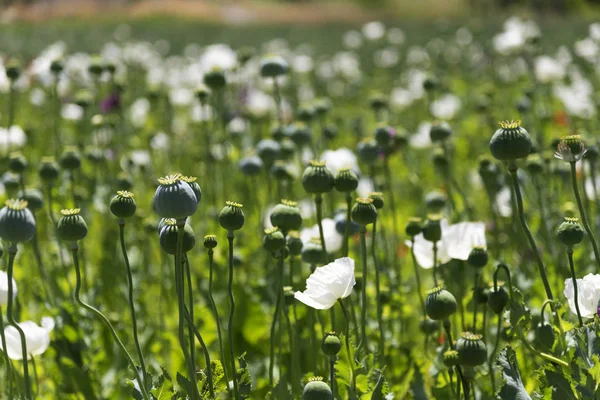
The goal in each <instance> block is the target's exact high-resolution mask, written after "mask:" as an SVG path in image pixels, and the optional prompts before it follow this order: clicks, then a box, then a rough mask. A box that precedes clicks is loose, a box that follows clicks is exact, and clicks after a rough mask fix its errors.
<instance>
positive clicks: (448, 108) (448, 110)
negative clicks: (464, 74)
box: [430, 93, 461, 120]
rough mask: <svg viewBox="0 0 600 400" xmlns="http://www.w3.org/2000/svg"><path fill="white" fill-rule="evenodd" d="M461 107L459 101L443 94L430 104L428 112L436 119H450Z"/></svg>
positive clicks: (454, 97)
mask: <svg viewBox="0 0 600 400" xmlns="http://www.w3.org/2000/svg"><path fill="white" fill-rule="evenodd" d="M460 107H461V102H460V99H459V98H458V97H457V96H455V95H453V94H450V93H448V94H445V95H442V96H440V97H439V98H438V99H437V100H435V101H434V102H433V103H431V106H430V111H431V114H433V116H434V117H436V118H437V119H446V120H449V119H452V118H454V116H455V115H456V113H458V111H459V110H460Z"/></svg>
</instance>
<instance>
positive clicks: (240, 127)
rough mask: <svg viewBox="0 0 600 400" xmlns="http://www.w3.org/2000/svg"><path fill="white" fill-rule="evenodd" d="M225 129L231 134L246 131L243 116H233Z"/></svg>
mask: <svg viewBox="0 0 600 400" xmlns="http://www.w3.org/2000/svg"><path fill="white" fill-rule="evenodd" d="M227 131H228V132H229V133H233V134H242V133H244V132H246V121H244V119H243V118H240V117H235V118H233V119H232V120H231V121H229V124H227Z"/></svg>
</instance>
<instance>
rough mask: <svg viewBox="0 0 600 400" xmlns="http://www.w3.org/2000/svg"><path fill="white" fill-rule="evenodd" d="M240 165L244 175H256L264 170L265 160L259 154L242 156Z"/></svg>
mask: <svg viewBox="0 0 600 400" xmlns="http://www.w3.org/2000/svg"><path fill="white" fill-rule="evenodd" d="M238 166H239V168H240V171H242V173H243V174H244V175H247V176H255V175H258V174H259V173H260V171H261V170H262V167H263V162H262V160H261V159H260V157H258V156H250V157H246V158H242V159H241V160H240V163H239V164H238Z"/></svg>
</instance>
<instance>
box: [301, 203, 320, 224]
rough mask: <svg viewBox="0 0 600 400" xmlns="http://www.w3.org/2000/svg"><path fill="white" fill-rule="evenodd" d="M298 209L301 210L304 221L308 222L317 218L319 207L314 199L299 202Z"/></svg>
mask: <svg viewBox="0 0 600 400" xmlns="http://www.w3.org/2000/svg"><path fill="white" fill-rule="evenodd" d="M298 208H299V209H300V215H302V219H304V220H308V219H311V218H312V217H314V216H315V214H316V213H317V206H316V205H315V202H314V201H313V200H312V199H302V200H300V201H299V202H298Z"/></svg>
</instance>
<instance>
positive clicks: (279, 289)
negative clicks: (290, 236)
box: [269, 254, 284, 387]
mask: <svg viewBox="0 0 600 400" xmlns="http://www.w3.org/2000/svg"><path fill="white" fill-rule="evenodd" d="M283 260H284V257H283V254H281V255H280V256H279V266H278V267H279V271H277V286H276V289H277V302H276V303H275V313H274V314H273V321H272V322H271V337H270V341H271V348H270V352H269V386H270V387H273V383H274V382H273V369H274V368H275V343H274V341H275V329H276V327H277V323H278V322H279V313H280V310H281V299H282V297H283ZM280 330H281V328H280Z"/></svg>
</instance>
